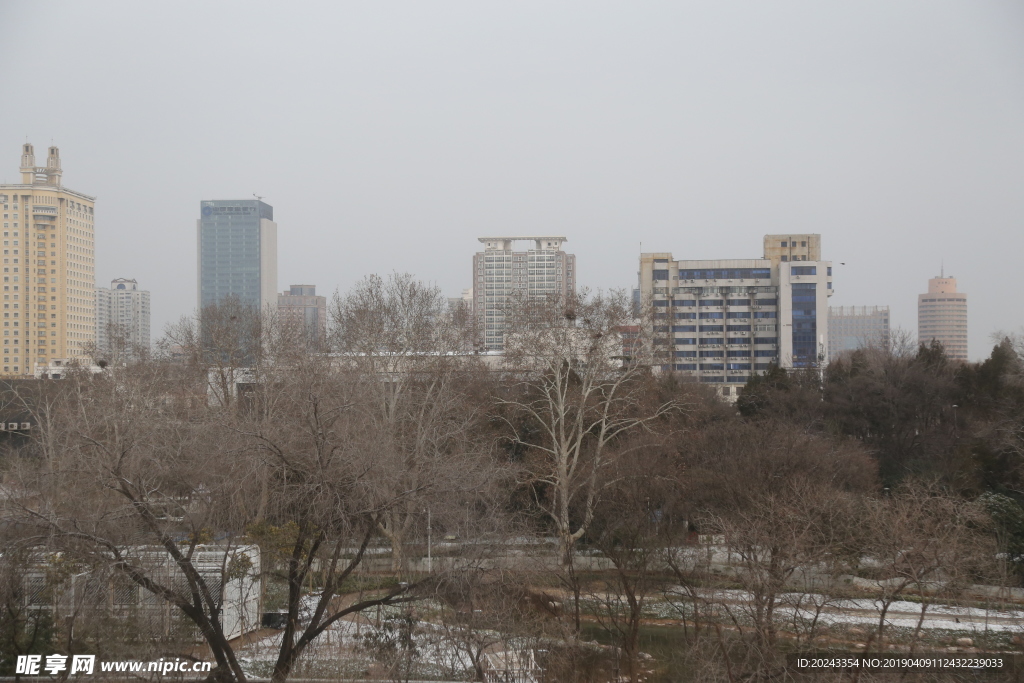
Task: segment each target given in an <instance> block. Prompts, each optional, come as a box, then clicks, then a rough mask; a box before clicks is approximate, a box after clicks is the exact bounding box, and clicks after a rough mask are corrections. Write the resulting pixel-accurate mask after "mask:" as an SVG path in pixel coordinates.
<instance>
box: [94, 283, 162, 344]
mask: <svg viewBox="0 0 1024 683" xmlns="http://www.w3.org/2000/svg"><path fill="white" fill-rule="evenodd" d="M149 323H150V306H149V292H148V291H146V290H143V289H139V283H138V281H137V280H134V279H132V280H129V279H127V278H118V279H116V280H111V282H110V287H109V288H107V287H99V288H97V289H96V348H97V351H98V352H99V353H100V354H103V355H104V356H105V357H106V358H105V360H110V357H111V355H113V354H115V353H118V354H121V353H124V354H127V355H128V356H129V357H136V356H138V355H139V354H143V353H148V351H149V344H150V339H149V335H150V326H149Z"/></svg>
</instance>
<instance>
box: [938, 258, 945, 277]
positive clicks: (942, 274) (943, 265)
mask: <svg viewBox="0 0 1024 683" xmlns="http://www.w3.org/2000/svg"><path fill="white" fill-rule="evenodd" d="M939 277H940V278H943V279H945V277H946V259H942V266H941V269H940V270H939Z"/></svg>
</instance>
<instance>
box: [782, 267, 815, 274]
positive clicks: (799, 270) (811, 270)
mask: <svg viewBox="0 0 1024 683" xmlns="http://www.w3.org/2000/svg"><path fill="white" fill-rule="evenodd" d="M789 272H790V273H792V274H793V275H817V274H818V268H817V266H793V267H792V268H790V269H789Z"/></svg>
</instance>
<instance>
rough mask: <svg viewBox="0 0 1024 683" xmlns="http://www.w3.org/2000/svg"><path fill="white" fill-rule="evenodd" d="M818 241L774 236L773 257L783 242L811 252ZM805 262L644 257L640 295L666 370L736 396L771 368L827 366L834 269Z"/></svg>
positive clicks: (803, 259)
mask: <svg viewBox="0 0 1024 683" xmlns="http://www.w3.org/2000/svg"><path fill="white" fill-rule="evenodd" d="M811 237H812V236H811V235H796V236H782V235H767V236H766V237H765V247H766V252H767V251H768V245H769V244H772V245H774V244H775V243H776V242H778V243H779V244H780V245H781V244H782V243H783V242H785V243H787V245H786V247H785V248H787V249H788V244H789V243H790V242H792V241H793V240H794V238H795V239H796V241H797V242H798V243H799V242H804V243H805V248H806V244H807V243H809V242H811V240H810V239H809V238H811ZM814 237H817V236H814ZM801 238H803V239H801ZM816 242H818V243H820V240H816ZM768 255H769V256H774V255H773V254H768ZM812 255H813V256H815V257H818V255H817V254H813V253H812ZM800 256H801V258H800V259H799V260H792V261H791V260H789V258H788V257H787V258H786V259H781V258H778V257H776V258H763V259H726V260H713V261H712V260H692V261H691V260H675V259H673V257H672V254H671V253H669V252H662V253H645V254H641V255H640V272H639V280H640V281H639V289H640V296H641V298H642V300H643V301H645V302H650V304H651V306H652V308H653V316H654V320H653V325H654V330H653V335H652V338H653V339H654V344H655V351H656V353H658V354H660V356H661V363H660V369H661V370H662V371H671V372H680V373H684V374H686V375H689V376H692V377H694V378H695V379H696V380H697V381H699V382H702V383H707V384H713V385H716V386H717V387H718V389H719V393H720V394H722V395H723V396H735V395H736V389H735V387H736V386H737V385H740V386H741V385H743V384H745V383H746V382H747V381H748V380H749V379H750V376H751V375H752V374H755V373H759V372H764V371H765V370H767V369H768V368H769V366H770V365H773V364H774V365H777V366H781V367H784V368H813V367H822V366H823V365H824V364H826V363H827V362H828V297H830V296H831V295H832V264H831V262H829V261H821V260H813V261H811V260H807V257H808V256H809V254H807V253H804V254H801V255H800Z"/></svg>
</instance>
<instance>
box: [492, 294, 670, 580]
mask: <svg viewBox="0 0 1024 683" xmlns="http://www.w3.org/2000/svg"><path fill="white" fill-rule="evenodd" d="M632 307H633V306H632V300H631V299H630V298H629V297H628V296H627V295H626V293H625V292H620V291H616V292H612V293H611V294H608V295H600V294H598V295H593V296H591V295H590V294H589V293H587V292H582V293H580V294H579V295H575V296H571V297H569V298H566V299H562V298H557V297H556V298H551V299H544V300H537V299H522V300H518V301H515V302H512V303H511V304H510V306H509V310H508V313H507V314H506V320H507V321H508V329H509V332H508V333H507V334H506V338H505V355H506V368H507V369H508V371H509V372H510V373H512V377H511V381H512V382H513V383H514V386H513V387H511V390H510V391H508V392H507V393H506V394H505V395H503V396H501V397H499V399H498V401H499V404H500V405H501V407H502V408H504V410H505V412H504V419H505V420H506V422H507V424H508V425H509V427H510V438H511V440H512V441H513V442H514V443H515V444H517V445H520V446H522V447H524V448H526V450H527V453H528V455H527V467H528V469H529V471H530V476H531V478H532V481H533V483H534V484H535V485H536V487H537V492H538V494H537V504H538V505H539V506H540V508H541V510H543V512H544V514H545V515H546V516H547V517H548V519H549V520H550V522H551V523H552V525H553V526H554V528H555V532H556V534H557V536H558V540H559V544H560V548H559V550H560V557H561V558H562V562H563V563H566V564H567V563H568V562H569V561H570V558H571V554H572V550H573V547H574V546H575V544H576V542H577V541H578V540H579V539H580V538H581V537H582V536H583V535H584V534H585V533H586V531H587V529H588V527H589V526H590V523H591V522H592V521H593V518H594V511H595V508H596V506H597V505H598V503H599V501H600V493H601V490H602V487H604V486H605V485H607V483H608V479H607V478H606V477H605V474H606V472H607V471H608V470H609V468H610V467H611V466H612V464H613V463H614V462H615V458H616V457H617V456H620V455H622V454H623V452H624V451H625V450H628V449H624V448H621V447H620V446H621V445H622V444H623V442H624V441H625V436H626V435H627V434H630V433H632V432H635V431H638V430H652V429H653V426H654V424H655V423H657V422H658V421H659V420H660V419H662V418H663V417H665V416H666V415H668V414H669V413H670V412H672V411H673V410H676V409H678V408H679V405H678V404H677V403H676V402H675V401H674V400H671V399H669V400H667V401H664V402H653V403H652V400H651V399H652V398H656V397H657V396H658V392H657V391H654V378H653V376H652V375H651V368H650V365H649V363H648V362H645V361H646V360H647V359H646V358H645V357H644V354H645V353H646V351H645V350H646V348H647V345H646V344H644V343H643V341H642V339H638V336H639V335H643V334H644V332H643V329H644V327H643V325H640V324H637V323H638V321H636V320H635V319H634V317H633V310H632ZM627 331H628V332H629V333H630V334H631V336H630V337H629V338H628V339H626V340H624V338H623V333H624V332H627ZM624 350H626V351H627V353H628V354H630V355H627V354H624ZM639 443H640V442H639V441H635V440H634V441H633V442H631V444H630V446H639Z"/></svg>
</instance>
